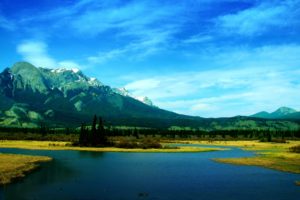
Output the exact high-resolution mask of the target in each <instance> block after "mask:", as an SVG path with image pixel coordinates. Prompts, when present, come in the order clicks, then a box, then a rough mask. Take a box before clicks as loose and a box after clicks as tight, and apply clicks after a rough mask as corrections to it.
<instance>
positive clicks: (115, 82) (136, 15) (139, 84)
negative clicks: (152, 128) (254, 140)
mask: <svg viewBox="0 0 300 200" xmlns="http://www.w3.org/2000/svg"><path fill="white" fill-rule="evenodd" d="M299 8H300V0H285V1H282V0H277V1H276V0H264V1H258V0H185V1H175V0H148V1H146V0H128V1H125V0H122V1H120V0H98V1H95V0H77V1H75V0H51V1H49V0H26V1H23V0H1V1H0V44H1V48H0V56H1V57H0V58H1V60H0V61H1V62H0V70H2V69H4V68H5V67H9V66H11V65H12V64H13V63H14V62H16V61H21V60H23V61H28V62H31V63H33V64H34V65H36V66H42V67H48V68H57V67H68V68H72V67H77V68H80V69H81V70H82V71H83V72H84V73H85V74H87V75H89V76H93V77H97V78H98V79H99V80H100V81H101V82H103V83H104V84H107V85H110V86H112V87H125V88H126V89H128V90H129V91H130V92H131V93H132V94H133V95H135V96H148V97H149V98H150V99H152V100H153V102H154V104H156V105H158V106H159V107H161V108H164V109H168V110H172V111H175V112H179V113H183V114H189V115H198V116H203V117H229V116H235V115H249V114H253V113H255V112H258V111H261V110H266V111H273V110H275V109H277V108H278V107H280V106H289V107H293V108H295V109H297V110H299V109H300V56H299V55H300V9H299Z"/></svg>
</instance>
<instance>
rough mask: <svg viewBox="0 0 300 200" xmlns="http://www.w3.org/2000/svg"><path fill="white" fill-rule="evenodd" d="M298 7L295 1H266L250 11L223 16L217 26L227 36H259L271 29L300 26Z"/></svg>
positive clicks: (218, 19) (217, 21) (297, 2)
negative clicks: (233, 34) (296, 24)
mask: <svg viewBox="0 0 300 200" xmlns="http://www.w3.org/2000/svg"><path fill="white" fill-rule="evenodd" d="M298 7H299V1H294V0H287V1H281V2H278V3H276V4H275V3H274V2H269V1H265V2H261V3H260V4H258V5H256V6H254V7H251V8H249V9H246V10H242V11H239V12H237V13H234V14H227V15H224V16H221V17H219V18H217V20H216V24H217V27H218V28H220V29H222V30H223V33H225V34H232V33H236V34H240V35H248V36H252V35H257V34H261V33H263V32H265V31H268V30H269V28H270V27H273V28H274V27H286V26H290V25H293V24H295V23H298V24H299V20H298V19H297V18H299V15H300V14H299V12H298V11H297V9H298ZM273 30H274V29H273Z"/></svg>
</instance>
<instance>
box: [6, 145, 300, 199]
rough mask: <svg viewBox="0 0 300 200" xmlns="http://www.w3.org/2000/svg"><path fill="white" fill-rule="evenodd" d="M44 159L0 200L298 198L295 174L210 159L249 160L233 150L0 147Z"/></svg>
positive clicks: (238, 151)
mask: <svg viewBox="0 0 300 200" xmlns="http://www.w3.org/2000/svg"><path fill="white" fill-rule="evenodd" d="M0 152H2V153H22V154H30V155H47V156H51V157H53V158H54V161H52V162H50V163H44V164H42V167H41V168H40V169H39V170H37V171H35V172H33V173H32V174H30V175H28V176H27V177H26V178H24V179H23V180H21V181H19V182H16V183H14V184H10V185H8V186H5V187H2V188H1V187H0V199H14V200H15V199H16V200H19V199H20V200H22V199H24V200H25V199H49V200H50V199H51V200H53V199H74V200H76V199H78V200H79V199H89V200H93V199H95V200H98V199H103V200H109V199H117V200H118V199H120V200H121V199H126V200H127V199H128V200H134V199H153V200H160V199H161V200H163V199H171V200H177V199H178V200H184V199H187V200H192V199H197V200H206V199H222V200H226V199H230V200H232V199H238V200H243V199H249V200H250V199H251V200H259V199H262V200H267V199H272V200H276V199H280V200H284V199H295V200H296V199H297V200H298V199H300V187H297V186H295V185H294V181H295V180H300V175H297V174H290V173H283V172H278V171H274V170H269V169H264V168H259V167H250V166H234V165H228V164H221V163H216V162H213V161H211V160H210V159H211V158H224V157H244V156H252V155H253V154H252V153H251V152H245V151H242V150H240V149H237V148H233V149H231V150H229V151H219V152H207V153H99V152H82V151H42V150H41V151H36V150H34V151H33V150H20V149H0Z"/></svg>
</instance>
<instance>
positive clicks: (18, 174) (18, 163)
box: [0, 153, 51, 185]
mask: <svg viewBox="0 0 300 200" xmlns="http://www.w3.org/2000/svg"><path fill="white" fill-rule="evenodd" d="M50 160H51V158H49V157H46V156H27V155H16V154H1V153H0V185H3V184H8V183H10V182H12V181H13V180H15V179H18V178H22V177H24V176H25V174H26V173H29V172H31V171H32V170H34V169H36V168H37V167H38V163H39V162H46V161H50Z"/></svg>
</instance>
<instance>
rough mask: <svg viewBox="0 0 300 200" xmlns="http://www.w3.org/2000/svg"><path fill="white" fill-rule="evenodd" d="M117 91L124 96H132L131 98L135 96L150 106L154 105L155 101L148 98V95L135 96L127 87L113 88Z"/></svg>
mask: <svg viewBox="0 0 300 200" xmlns="http://www.w3.org/2000/svg"><path fill="white" fill-rule="evenodd" d="M113 90H114V92H115V93H118V94H120V95H122V96H125V97H131V98H134V99H136V100H138V101H140V102H142V103H144V104H146V105H148V106H154V104H153V102H152V101H151V100H150V99H149V98H148V97H144V96H134V95H132V94H131V93H130V92H129V91H128V90H127V89H126V88H124V87H123V88H114V89H113Z"/></svg>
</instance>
